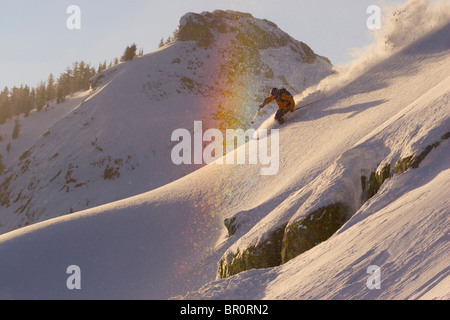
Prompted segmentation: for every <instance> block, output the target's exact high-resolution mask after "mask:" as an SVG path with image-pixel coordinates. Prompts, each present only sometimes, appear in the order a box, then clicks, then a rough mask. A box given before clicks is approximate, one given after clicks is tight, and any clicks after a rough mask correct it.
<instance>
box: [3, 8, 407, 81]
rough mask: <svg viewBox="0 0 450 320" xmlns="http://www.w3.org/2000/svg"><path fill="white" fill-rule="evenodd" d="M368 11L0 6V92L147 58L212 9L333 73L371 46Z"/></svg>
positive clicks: (341, 9) (337, 9) (349, 9)
mask: <svg viewBox="0 0 450 320" xmlns="http://www.w3.org/2000/svg"><path fill="white" fill-rule="evenodd" d="M402 2H404V1H399V0H396V1H394V0H383V3H384V4H389V5H390V4H394V3H402ZM373 4H380V0H339V1H333V0H310V1H304V0H276V1H274V0H272V1H269V0H189V1H186V0H165V1H160V0H159V1H154V0H70V1H67V0H39V1H36V0H1V5H0V90H2V89H3V88H4V87H5V86H8V87H9V88H11V87H13V86H14V85H15V86H20V85H21V84H28V85H29V86H31V87H36V85H37V84H38V82H39V81H40V80H47V77H48V75H49V74H50V73H53V74H54V75H55V77H59V75H60V74H61V73H63V72H64V71H65V68H66V67H68V66H71V65H72V63H73V62H75V61H81V60H83V61H85V62H86V63H90V64H91V66H94V67H96V68H97V66H98V63H99V62H103V61H104V60H107V61H108V63H109V61H110V60H112V59H114V58H115V57H118V58H120V56H121V55H122V54H123V51H124V49H125V48H126V46H127V45H130V44H132V43H133V42H135V43H136V44H137V46H138V48H143V49H144V53H150V52H152V51H154V50H155V49H157V47H158V43H159V41H160V39H161V38H162V37H164V38H167V37H168V36H170V35H171V34H172V32H173V30H175V29H176V28H177V27H178V24H179V20H180V18H181V17H182V16H183V15H184V14H185V13H187V12H196V13H200V12H202V11H214V10H216V9H222V10H225V9H230V10H235V11H242V12H248V13H251V14H252V15H253V16H254V17H256V18H261V19H267V20H270V21H272V22H274V23H276V24H277V25H278V26H279V27H280V28H281V29H282V30H283V31H285V32H287V33H288V34H289V35H291V36H292V37H294V38H295V39H297V40H300V41H303V42H305V43H306V44H308V45H309V46H310V47H311V48H312V49H313V50H314V51H315V52H316V53H317V54H319V55H322V56H326V57H328V58H329V59H330V60H331V61H332V63H333V64H335V65H338V64H341V63H344V62H348V61H349V60H351V55H350V54H349V53H350V50H351V49H353V48H360V47H363V46H365V45H367V44H368V43H370V42H371V31H369V30H368V28H367V25H366V21H367V19H368V18H369V16H370V15H369V14H367V12H366V11H367V8H368V7H369V6H370V5H373ZM70 5H77V6H79V7H80V9H81V29H80V30H69V29H68V28H67V25H66V21H67V19H68V18H69V14H67V13H66V11H67V8H68V7H69V6H70ZM381 7H382V6H381Z"/></svg>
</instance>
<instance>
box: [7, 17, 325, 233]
mask: <svg viewBox="0 0 450 320" xmlns="http://www.w3.org/2000/svg"><path fill="white" fill-rule="evenodd" d="M190 19H202V21H203V20H204V21H203V22H202V24H201V25H199V26H200V27H201V30H203V31H204V30H207V31H208V32H210V33H209V34H210V38H209V41H210V44H209V46H205V45H204V44H203V43H201V45H199V42H200V40H202V38H201V33H200V35H198V34H197V33H192V34H190V37H188V36H186V35H184V38H182V39H180V40H178V41H175V42H173V43H171V44H169V45H167V46H165V47H163V48H161V49H160V50H157V51H156V52H154V53H151V54H148V55H145V56H143V57H140V58H138V59H135V60H133V61H130V62H128V63H123V64H120V65H118V66H115V67H112V68H110V69H108V70H106V71H104V72H103V73H101V74H98V75H96V76H95V77H94V78H93V79H92V83H93V87H94V90H92V91H88V92H85V93H79V94H77V95H75V96H74V97H72V98H71V99H69V100H68V101H67V102H65V103H64V104H62V105H56V104H55V102H54V101H53V102H51V103H50V107H49V110H47V111H45V112H43V113H33V114H31V115H30V116H29V117H27V118H23V117H20V119H19V122H20V124H21V128H22V130H21V134H20V136H19V139H17V140H13V139H11V133H12V131H13V127H14V123H15V121H14V120H11V121H10V122H9V123H7V124H5V125H2V126H0V134H1V135H2V136H3V139H2V141H0V150H2V151H1V152H2V154H5V156H4V157H3V158H4V159H5V161H4V164H5V166H6V168H7V169H5V172H3V174H2V176H0V204H3V206H1V207H0V212H1V214H0V234H1V233H5V232H8V231H11V230H14V229H16V228H19V227H22V226H26V225H30V224H32V223H36V222H41V221H44V220H47V219H50V218H54V217H58V216H61V215H64V214H68V213H72V212H76V211H81V210H83V209H88V208H92V207H96V206H98V205H101V204H106V203H109V202H112V201H115V200H120V199H124V198H127V197H130V196H134V195H136V194H140V193H142V192H147V191H149V190H152V189H155V188H158V187H160V186H163V185H165V184H167V183H170V182H172V181H175V180H177V179H179V178H181V177H182V176H185V175H186V174H189V173H191V172H193V171H195V170H196V169H199V168H200V167H201V165H190V164H187V165H180V166H177V165H174V164H173V163H172V161H171V151H172V149H173V147H174V145H175V144H177V142H172V141H171V135H172V132H173V131H174V130H176V129H178V128H183V129H187V130H189V131H190V132H192V131H193V128H194V121H203V128H204V130H206V129H208V128H221V126H224V127H225V128H234V127H236V126H237V128H241V129H244V130H246V129H247V128H249V127H250V125H249V122H250V121H249V119H251V117H252V116H253V114H254V113H255V111H256V110H257V107H258V105H259V104H260V103H262V101H263V100H264V98H265V97H266V96H267V95H268V93H269V90H270V89H271V88H272V87H273V86H285V85H286V84H292V85H290V86H289V89H290V90H291V91H292V92H301V91H303V90H304V89H305V88H306V87H308V86H311V85H313V84H315V83H317V82H318V81H319V80H321V79H323V78H324V77H325V76H328V75H329V74H330V73H331V69H332V65H331V64H330V63H329V61H327V60H326V59H325V58H322V57H319V56H317V55H316V54H314V53H313V52H312V51H309V50H310V49H309V50H307V49H308V47H307V46H306V45H305V44H303V43H301V42H299V41H297V40H294V39H293V38H291V37H290V36H289V35H287V34H286V33H284V32H282V31H281V30H280V29H278V28H277V27H276V26H275V25H274V24H272V23H270V22H268V21H266V20H259V19H255V18H253V17H252V16H250V15H244V14H239V13H235V12H225V11H217V12H214V13H213V14H211V13H203V14H201V15H197V14H186V15H185V16H184V17H183V18H182V19H181V21H182V25H181V27H180V30H181V31H182V30H188V31H189V26H186V24H187V21H190ZM190 26H191V28H194V27H192V24H191V25H190ZM194 26H195V25H194ZM218 26H222V27H221V28H219V27H218ZM217 29H219V30H217ZM181 31H180V33H181ZM225 31H226V32H225ZM185 33H186V32H185ZM181 35H182V34H181ZM181 35H180V37H181ZM244 36H245V37H246V38H244ZM185 38H187V39H185ZM182 40H183V41H182ZM268 40H271V41H268ZM244 44H245V45H246V46H245V47H243V46H244ZM243 48H245V50H244V49H243ZM305 50H307V53H308V54H306V53H305V52H304V51H305ZM311 60H313V61H311ZM288 70H289V71H291V72H287V71H288ZM292 71H293V72H292ZM78 97H79V98H78ZM219 105H220V106H222V107H223V108H224V109H223V110H219V109H218V106H219ZM274 108H275V106H274V105H273V106H271V108H269V107H268V108H267V109H268V111H267V112H271V111H273V110H275V109H274ZM219 111H221V112H222V113H219ZM265 112H266V111H265ZM215 118H217V120H215ZM263 119H264V118H263V117H262V116H261V117H259V118H258V121H257V124H259V123H260V122H261V121H262V120H263ZM8 143H11V151H10V152H9V153H8V152H6V151H5V152H4V150H6V146H7V144H8Z"/></svg>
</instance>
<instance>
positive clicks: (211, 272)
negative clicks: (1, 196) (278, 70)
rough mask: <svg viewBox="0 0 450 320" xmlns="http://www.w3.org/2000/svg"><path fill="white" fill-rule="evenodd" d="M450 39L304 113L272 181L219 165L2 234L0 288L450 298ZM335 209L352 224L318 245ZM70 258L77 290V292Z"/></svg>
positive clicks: (57, 294)
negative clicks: (375, 272) (70, 284)
mask: <svg viewBox="0 0 450 320" xmlns="http://www.w3.org/2000/svg"><path fill="white" fill-rule="evenodd" d="M449 33H450V21H447V24H443V26H442V27H440V28H437V29H436V30H430V32H429V33H428V34H426V35H424V36H421V37H420V38H418V40H417V41H414V42H413V43H411V44H410V45H408V46H406V47H404V48H402V49H400V50H398V51H396V52H395V53H392V54H391V55H388V56H386V57H384V58H383V59H381V60H380V61H379V62H377V63H376V64H374V65H373V66H372V67H371V68H369V69H367V70H365V71H364V72H362V73H361V74H359V76H357V77H356V78H354V79H351V81H349V82H348V83H346V84H345V85H344V86H342V87H341V88H340V90H338V91H334V90H332V93H333V94H331V95H327V96H326V98H324V99H322V100H321V101H319V102H316V103H314V104H312V105H311V106H310V107H308V108H306V109H304V110H302V111H300V112H298V113H296V114H294V115H293V116H292V118H291V121H290V122H289V123H288V124H287V125H284V126H281V127H279V130H280V131H279V136H280V140H279V142H280V146H279V150H280V163H279V172H278V174H276V175H274V176H262V175H260V169H261V167H262V165H249V164H246V165H220V164H216V163H213V164H211V165H208V166H205V167H203V168H201V169H199V170H196V171H195V172H193V173H191V174H189V175H187V176H184V177H183V178H181V179H178V180H176V181H173V182H171V183H169V184H166V185H164V186H162V187H160V188H158V189H155V190H151V191H150V192H147V193H142V194H138V195H136V196H134V197H131V198H127V199H123V200H120V201H117V202H111V203H108V204H106V205H103V206H99V207H96V208H92V209H88V210H84V211H80V212H77V213H74V214H72V215H68V216H65V217H60V218H56V219H52V220H48V221H45V222H41V223H38V224H35V225H32V226H29V227H25V228H22V229H18V230H15V231H13V232H10V233H7V234H4V235H1V236H0V256H1V257H2V259H1V260H0V297H1V298H16V299H17V298H31V299H48V298H56V299H83V298H84V299H95V298H97V299H98V298H100V299H108V298H109V299H167V298H170V297H178V298H186V299H193V298H194V299H199V298H200V299H377V298H380V299H420V298H422V299H434V298H439V299H448V298H449V290H448V283H449V280H448V279H449V272H448V259H447V252H448V251H449V249H450V248H449V245H450V244H449V241H448V230H449V226H450V219H449V215H448V208H449V202H448V190H449V187H450V186H449V181H450V179H449V177H450V168H449V163H450V161H449V160H450V159H449V153H448V147H449V146H448V143H449V137H450V134H449V133H448V132H449V114H450V110H449V95H450V91H449V88H450V86H449V84H450V78H449V76H448V74H446V73H444V72H442V70H449V68H450V41H449V38H448V34H449ZM267 139H268V140H270V136H269V137H268V138H267ZM247 163H248V162H247ZM369 190H370V192H369ZM341 204H343V206H339V205H341ZM336 208H338V209H339V208H344V209H345V210H341V209H339V210H338V209H336ZM336 212H337V213H338V214H337V215H334V214H335V213H336ZM342 212H343V213H344V214H343V215H341V214H340V213H342ZM328 216H329V217H331V218H333V219H331V220H330V221H331V222H334V221H338V222H340V223H343V225H341V226H340V227H339V229H338V230H332V231H333V232H332V234H333V235H331V237H329V238H327V239H322V238H320V237H318V238H314V237H315V236H316V234H315V233H313V232H310V231H311V230H312V229H314V226H317V224H312V222H318V223H319V225H320V223H322V224H323V225H325V226H329V227H330V228H331V227H333V226H334V223H328V221H324V220H323V219H321V218H323V217H328ZM335 217H337V218H338V219H334V218H335ZM311 226H312V227H313V228H312V229H310V227H311ZM305 230H306V233H305V232H303V231H305ZM330 230H331V229H330ZM319 231H321V230H319ZM322 231H323V230H322ZM310 234H312V235H313V236H314V237H312V239H313V240H312V241H310V242H312V246H311V247H310V248H307V249H306V251H302V249H301V248H302V246H301V243H300V244H299V242H298V240H299V239H303V238H307V240H309V239H311V238H310V237H309V235H310ZM305 235H308V237H305ZM322 235H323V233H320V232H319V236H322ZM314 242H317V243H314ZM310 244H311V243H310ZM299 248H300V249H301V250H300V249H299ZM267 254H270V258H271V259H264V256H265V255H266V256H267ZM71 265H77V266H79V268H80V270H81V290H69V289H68V288H67V286H66V281H67V279H68V276H69V275H68V274H67V268H68V267H69V266H71ZM371 266H377V267H379V268H380V270H381V286H380V289H375V290H371V289H370V288H369V287H368V286H367V280H368V277H369V276H370V274H368V272H367V271H368V270H370V269H369V267H371ZM222 271H223V272H222ZM216 277H217V278H216Z"/></svg>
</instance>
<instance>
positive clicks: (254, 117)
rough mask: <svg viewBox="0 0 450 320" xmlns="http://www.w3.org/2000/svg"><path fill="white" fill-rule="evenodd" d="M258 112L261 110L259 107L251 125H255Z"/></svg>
mask: <svg viewBox="0 0 450 320" xmlns="http://www.w3.org/2000/svg"><path fill="white" fill-rule="evenodd" d="M260 110H261V106H260V107H259V108H258V111H256V114H255V116H254V117H253V120H252V124H253V123H255V120H256V117H257V116H258V114H259V111H260Z"/></svg>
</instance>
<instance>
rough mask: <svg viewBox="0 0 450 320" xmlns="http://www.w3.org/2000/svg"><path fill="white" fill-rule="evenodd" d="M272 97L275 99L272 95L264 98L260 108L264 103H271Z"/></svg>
mask: <svg viewBox="0 0 450 320" xmlns="http://www.w3.org/2000/svg"><path fill="white" fill-rule="evenodd" d="M273 99H275V98H274V97H273V96H270V97H268V98H266V100H264V102H263V103H262V105H260V106H259V107H260V108H264V107H265V106H266V105H268V104H269V103H271V102H272V101H273Z"/></svg>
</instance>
